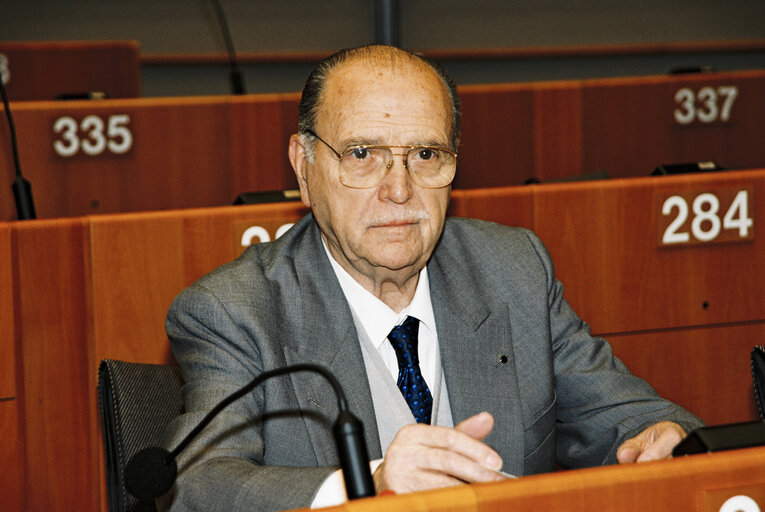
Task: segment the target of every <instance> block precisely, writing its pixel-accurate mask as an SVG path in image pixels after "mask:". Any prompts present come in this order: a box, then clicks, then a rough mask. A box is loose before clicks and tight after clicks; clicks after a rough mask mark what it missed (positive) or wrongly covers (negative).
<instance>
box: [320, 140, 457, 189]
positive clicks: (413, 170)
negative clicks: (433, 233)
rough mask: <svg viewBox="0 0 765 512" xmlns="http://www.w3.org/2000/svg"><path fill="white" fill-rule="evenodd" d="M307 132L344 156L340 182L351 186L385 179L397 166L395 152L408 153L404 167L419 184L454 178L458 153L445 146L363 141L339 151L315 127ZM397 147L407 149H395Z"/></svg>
mask: <svg viewBox="0 0 765 512" xmlns="http://www.w3.org/2000/svg"><path fill="white" fill-rule="evenodd" d="M306 133H308V134H309V135H311V136H313V137H316V138H317V139H319V140H320V141H321V142H322V143H324V145H325V146H327V147H328V148H329V149H331V150H332V152H333V153H334V154H335V156H337V158H338V160H340V182H341V183H342V184H343V185H345V186H346V187H350V188H374V187H376V186H378V185H379V184H380V183H382V181H383V180H384V179H385V176H386V175H387V174H388V171H390V168H391V167H393V157H394V156H395V155H398V156H403V157H404V167H405V168H406V170H407V171H409V175H410V176H411V177H412V181H414V182H415V183H416V184H417V185H419V186H421V187H424V188H442V187H445V186H447V185H449V183H451V182H452V180H453V179H454V174H455V172H456V171H457V153H455V152H454V151H452V150H450V149H446V148H444V147H441V146H378V145H368V144H361V145H355V146H348V147H347V148H345V149H343V151H341V152H340V151H337V150H336V149H335V148H333V147H332V146H330V145H329V143H328V142H327V141H325V140H324V139H322V138H321V137H319V136H318V135H317V134H316V132H314V131H313V130H306ZM393 149H401V150H404V151H403V152H402V153H394V152H393Z"/></svg>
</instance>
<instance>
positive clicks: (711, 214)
mask: <svg viewBox="0 0 765 512" xmlns="http://www.w3.org/2000/svg"><path fill="white" fill-rule="evenodd" d="M661 213H662V215H664V216H665V217H666V216H671V215H674V218H673V219H672V221H671V222H670V223H669V226H667V228H666V229H665V230H664V235H663V236H662V239H661V242H662V244H663V245H674V244H684V243H689V242H691V235H693V238H695V239H696V240H697V241H699V242H711V241H713V240H716V239H718V237H719V238H720V240H719V241H723V240H722V238H723V237H722V236H721V233H727V236H725V241H730V240H741V239H745V238H752V237H751V235H750V231H751V230H752V227H753V225H754V220H753V219H752V218H751V217H750V216H749V192H748V191H747V190H739V191H738V192H737V193H736V196H735V197H734V198H733V201H732V202H731V203H730V206H729V207H728V209H727V210H726V212H725V214H724V215H723V216H722V219H721V218H720V199H719V198H718V197H717V196H716V195H715V194H712V193H709V192H705V193H703V194H699V195H698V196H696V197H695V198H694V199H693V202H692V204H691V208H690V210H689V208H688V201H687V200H686V199H685V198H684V197H682V196H679V195H675V196H671V197H668V198H667V199H665V200H664V203H663V204H662V207H661ZM689 217H692V218H691V225H690V232H688V230H687V229H688V226H687V225H686V222H687V221H688V219H689Z"/></svg>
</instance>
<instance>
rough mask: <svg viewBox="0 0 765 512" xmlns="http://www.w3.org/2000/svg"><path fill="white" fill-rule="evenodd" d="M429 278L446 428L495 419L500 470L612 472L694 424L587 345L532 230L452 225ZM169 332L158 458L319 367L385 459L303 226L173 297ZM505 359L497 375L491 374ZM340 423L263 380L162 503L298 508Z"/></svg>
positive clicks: (188, 456) (321, 388)
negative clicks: (181, 410) (229, 399)
mask: <svg viewBox="0 0 765 512" xmlns="http://www.w3.org/2000/svg"><path fill="white" fill-rule="evenodd" d="M428 275H429V278H430V287H431V290H430V292H431V297H432V303H433V308H434V313H435V318H436V323H437V329H438V333H439V346H440V353H441V361H442V366H443V371H444V375H445V378H446V383H447V389H448V393H449V400H450V403H451V409H452V415H453V417H454V421H455V423H457V422H459V421H461V420H463V419H465V418H467V417H469V416H471V415H473V414H476V413H478V412H481V411H489V412H491V413H492V414H493V415H494V418H495V427H494V430H493V431H492V432H491V434H490V435H489V436H488V437H487V439H486V442H487V443H488V444H489V445H491V446H492V447H493V448H494V449H496V450H497V452H498V453H499V454H500V455H501V456H502V459H503V461H504V468H503V469H504V470H505V471H507V472H509V473H513V474H518V475H525V474H532V473H539V472H545V471H551V470H552V469H553V468H554V465H555V464H556V463H558V464H560V465H562V466H564V467H583V466H592V465H598V464H605V463H611V462H614V461H615V453H616V449H617V447H618V446H619V444H620V443H621V442H622V441H624V440H625V439H627V438H629V437H631V436H633V435H635V434H636V433H638V432H639V431H640V430H642V429H643V428H645V427H647V426H648V425H650V424H652V423H655V422H658V421H662V420H672V421H676V422H678V423H680V424H681V425H682V426H683V427H684V428H686V429H687V430H689V429H692V428H695V427H697V426H700V425H701V421H700V420H699V419H698V418H696V417H695V416H693V415H691V414H690V413H688V412H686V411H684V410H683V409H681V408H680V407H678V406H676V405H674V404H672V403H670V402H667V401H665V400H663V399H661V398H660V397H659V396H657V395H656V393H655V392H654V391H653V389H652V388H651V387H650V386H649V385H648V384H647V383H645V382H644V381H642V380H640V379H638V378H636V377H634V376H632V375H631V374H630V373H629V372H628V370H627V369H626V368H625V367H624V365H623V364H622V363H621V362H620V361H619V360H618V359H615V358H614V356H613V354H612V352H611V349H610V347H609V345H608V343H607V342H606V341H605V340H603V339H600V338H595V337H592V336H591V335H590V333H589V327H588V326H587V325H586V324H585V323H583V322H582V321H581V320H580V319H579V318H578V317H577V316H576V314H575V313H574V312H573V311H572V310H571V308H570V307H569V305H568V304H567V303H566V301H565V300H564V299H563V287H562V285H561V283H560V282H558V281H557V280H556V279H555V276H554V273H553V266H552V263H551V261H550V258H549V256H548V254H547V252H546V250H545V249H544V247H543V246H542V244H541V242H540V241H539V240H538V239H537V238H536V237H535V236H534V235H533V234H532V233H531V232H529V231H527V230H523V229H518V228H508V227H505V226H500V225H497V224H492V223H488V222H482V221H475V220H467V219H456V218H449V219H447V221H446V225H445V228H444V233H443V235H442V237H441V239H440V241H439V243H438V246H437V247H436V249H435V251H434V253H433V256H432V258H431V260H430V262H429V263H428ZM167 332H168V335H169V337H170V340H171V342H172V349H173V353H174V355H175V357H176V359H177V360H178V362H179V364H180V365H181V367H182V369H183V373H184V376H185V379H186V382H187V384H186V386H185V389H184V396H185V404H186V413H185V414H184V415H182V416H181V417H179V418H177V419H176V420H175V421H174V422H173V423H172V424H171V425H170V426H169V427H168V432H167V433H168V435H167V443H166V444H167V445H168V447H172V446H174V445H175V444H176V443H177V442H178V441H179V440H180V439H181V437H182V436H183V435H184V434H185V433H186V432H188V431H189V430H190V429H191V428H193V426H194V425H195V424H196V423H197V422H198V421H199V420H200V419H201V418H202V416H203V415H204V414H205V413H206V412H207V411H209V410H210V409H211V408H212V407H213V406H214V405H215V404H216V403H217V402H218V401H220V400H221V399H222V398H224V397H225V396H226V395H228V394H229V393H231V392H232V391H234V390H235V389H237V388H239V387H241V386H242V385H244V384H245V383H247V382H248V381H250V380H251V379H252V378H253V377H254V376H255V375H257V374H258V373H259V372H262V371H265V370H269V369H273V368H279V367H282V366H285V365H290V364H296V363H316V364H321V365H324V366H326V367H327V368H329V369H330V370H331V371H332V372H333V373H334V374H335V375H336V376H337V378H338V380H339V381H340V383H341V384H342V386H343V388H344V390H345V392H346V394H347V395H348V401H349V406H350V408H351V410H352V411H353V412H354V414H356V415H357V416H359V418H360V419H361V420H362V421H363V422H364V425H365V435H366V441H367V446H368V449H369V452H370V456H371V457H372V458H378V457H381V456H382V455H383V454H382V453H381V450H380V442H379V439H378V433H377V426H376V422H375V413H374V408H373V405H372V399H371V395H370V391H369V385H368V381H367V378H366V375H365V370H364V362H363V359H362V355H361V350H360V348H359V343H358V335H357V333H356V330H355V327H354V323H353V319H352V316H351V311H350V309H349V306H348V304H347V303H346V301H345V297H344V295H343V293H342V290H341V289H340V285H339V283H338V282H337V279H336V277H335V275H334V273H333V271H332V268H331V266H330V263H329V261H328V259H327V257H326V254H325V252H324V250H323V248H322V246H321V240H320V233H319V230H318V228H317V226H316V223H315V222H314V220H313V217H312V216H311V215H308V216H306V217H305V218H303V219H302V220H301V221H300V222H298V223H297V224H296V225H295V226H294V227H293V228H292V229H291V230H290V231H288V232H287V233H286V234H285V235H284V236H282V237H281V238H280V239H278V240H277V241H275V242H272V243H265V244H257V245H254V246H252V247H250V248H249V249H248V250H247V251H245V253H244V254H243V255H242V256H241V257H240V258H238V259H237V260H236V261H234V262H232V263H229V264H227V265H224V266H223V267H221V268H219V269H217V270H215V271H214V272H212V273H211V274H209V275H207V276H205V277H204V278H202V279H200V280H199V281H198V282H196V283H195V284H193V285H192V286H191V287H189V288H188V289H186V290H184V291H183V292H182V293H181V294H180V295H179V296H178V297H177V298H176V300H175V301H174V302H173V305H172V306H171V308H170V311H169V313H168V317H167ZM502 354H505V355H507V357H508V362H507V363H506V364H499V365H497V364H496V363H497V361H498V360H499V357H500V355H502ZM336 414H337V406H336V400H335V397H334V395H333V393H332V390H331V388H330V387H329V385H328V384H327V383H326V382H325V381H324V380H323V379H322V378H321V377H319V376H316V375H313V374H309V373H298V374H292V375H290V376H285V377H278V378H275V379H271V380H270V381H267V382H266V383H264V384H263V385H262V386H261V387H260V388H259V389H256V390H255V391H254V392H253V393H252V394H251V395H249V396H247V397H245V398H243V399H240V400H239V401H237V402H236V403H234V404H232V405H231V406H229V407H228V408H227V409H226V410H224V412H223V413H222V414H221V415H220V416H219V417H218V418H217V419H216V420H215V421H214V422H213V423H212V424H211V425H210V426H208V428H207V429H206V430H205V431H204V432H203V434H202V436H201V437H200V439H199V440H198V441H196V442H195V443H193V444H192V445H191V446H190V447H189V448H188V449H187V450H186V452H185V453H184V454H183V456H182V458H181V460H180V467H181V472H180V475H179V479H178V482H177V484H176V487H175V488H174V490H173V491H171V493H169V494H168V495H167V496H166V497H165V498H164V500H163V501H162V502H161V504H163V505H165V506H168V505H171V504H172V507H173V508H174V509H176V508H177V509H178V510H191V509H199V510H214V509H216V508H219V509H225V510H272V509H284V508H294V507H300V506H307V505H309V504H310V502H311V499H312V497H313V495H314V492H315V491H316V489H317V488H318V486H319V485H320V483H321V482H322V481H323V480H324V478H325V477H326V476H327V475H328V474H329V473H330V472H332V471H333V470H334V469H336V466H337V464H338V462H337V456H336V453H335V447H334V444H333V441H332V435H331V425H332V423H333V421H334V418H335V416H336Z"/></svg>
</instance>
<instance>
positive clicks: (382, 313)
mask: <svg viewBox="0 0 765 512" xmlns="http://www.w3.org/2000/svg"><path fill="white" fill-rule="evenodd" d="M321 242H322V245H323V247H324V251H325V252H326V253H327V257H328V258H329V261H330V263H331V264H332V270H334V271H335V275H336V276H337V280H338V281H339V282H340V287H341V288H342V290H343V294H344V295H345V300H346V301H348V304H349V305H350V307H351V309H352V310H353V312H354V313H355V315H356V317H357V319H358V321H359V322H360V323H361V325H362V326H363V328H364V330H365V331H366V333H367V336H368V337H369V339H370V340H371V341H372V344H373V345H374V347H375V349H379V348H380V345H382V344H383V343H384V342H385V340H386V339H387V337H388V334H390V331H391V329H393V328H394V327H395V326H397V325H399V324H401V323H402V322H403V321H404V320H405V319H406V317H407V316H413V317H415V318H417V319H418V320H419V321H420V324H421V325H422V326H423V327H425V328H426V329H428V330H429V331H431V332H433V333H435V332H436V329H435V326H436V321H435V317H434V315H433V304H432V303H431V301H430V283H429V281H428V270H427V266H425V267H423V268H422V270H420V275H419V278H418V280H417V288H416V289H415V292H414V297H413V298H412V302H410V303H409V305H407V306H406V307H405V308H404V309H403V310H402V311H401V313H396V312H395V311H393V310H392V309H391V308H390V307H389V306H388V305H387V304H385V303H384V302H383V301H381V300H380V299H378V298H377V297H375V296H374V295H373V294H372V293H370V292H369V291H368V290H367V289H366V288H364V287H363V286H361V285H360V284H359V283H358V282H357V281H356V280H355V279H354V278H353V277H351V275H350V274H349V273H348V272H346V271H345V269H344V268H343V267H342V266H340V264H339V263H338V262H337V261H335V259H334V258H333V257H332V254H331V253H330V252H329V249H328V248H327V244H326V242H324V237H322V240H321Z"/></svg>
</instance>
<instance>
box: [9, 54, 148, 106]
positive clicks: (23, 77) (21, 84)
mask: <svg viewBox="0 0 765 512" xmlns="http://www.w3.org/2000/svg"><path fill="white" fill-rule="evenodd" d="M0 72H1V73H2V74H3V75H5V76H7V77H8V78H7V83H6V90H7V92H8V98H9V100H10V101H28V100H54V99H56V98H57V97H58V96H59V95H61V94H81V93H90V92H94V91H99V92H104V93H106V95H107V97H109V98H136V97H138V96H140V93H141V73H140V65H139V61H138V43H137V42H136V41H87V42H85V41H82V42H77V41H68V42H64V41H39V42H3V43H0Z"/></svg>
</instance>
